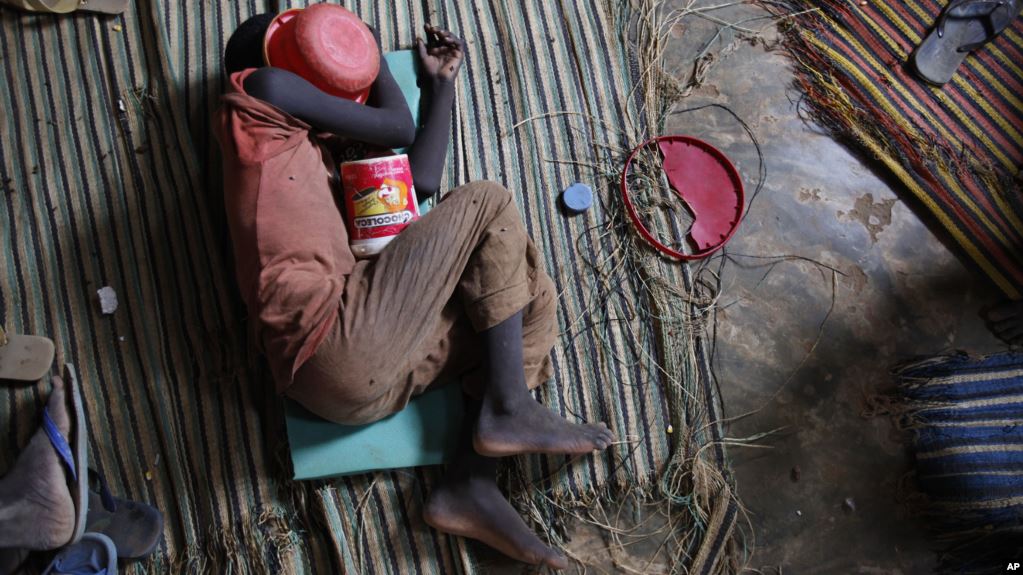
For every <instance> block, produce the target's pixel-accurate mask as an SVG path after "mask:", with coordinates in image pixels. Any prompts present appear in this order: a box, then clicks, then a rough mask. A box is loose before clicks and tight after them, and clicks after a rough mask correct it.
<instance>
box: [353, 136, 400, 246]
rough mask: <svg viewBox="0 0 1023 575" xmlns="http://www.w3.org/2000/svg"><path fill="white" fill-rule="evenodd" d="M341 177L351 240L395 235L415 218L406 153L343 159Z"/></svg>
mask: <svg viewBox="0 0 1023 575" xmlns="http://www.w3.org/2000/svg"><path fill="white" fill-rule="evenodd" d="M341 180H342V183H343V185H344V191H345V219H346V223H347V224H348V234H349V237H350V239H351V240H353V241H356V240H367V239H373V238H386V237H390V236H396V235H398V234H399V233H400V232H401V231H402V230H403V229H405V227H407V226H408V225H409V224H410V223H412V222H414V221H416V220H418V219H419V205H418V202H417V201H416V189H415V187H414V186H413V185H412V170H411V168H410V167H409V163H408V157H407V156H405V155H400V156H388V157H386V158H374V159H370V160H361V161H358V162H345V163H343V164H341Z"/></svg>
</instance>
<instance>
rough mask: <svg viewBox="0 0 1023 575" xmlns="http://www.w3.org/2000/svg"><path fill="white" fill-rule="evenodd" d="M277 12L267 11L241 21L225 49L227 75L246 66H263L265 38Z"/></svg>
mask: <svg viewBox="0 0 1023 575" xmlns="http://www.w3.org/2000/svg"><path fill="white" fill-rule="evenodd" d="M274 16H276V14H272V13H269V12H268V13H266V14H259V15H257V16H253V17H252V18H249V19H248V20H246V21H244V22H242V23H241V25H240V26H238V29H237V30H235V31H234V34H231V38H230V39H229V40H228V41H227V48H225V49H224V71H225V72H226V73H227V75H229V76H230V75H231V74H234V73H235V72H240V71H242V70H245V69H246V68H261V67H263V66H264V65H266V63H265V62H264V61H263V38H264V37H265V36H266V29H267V28H269V27H270V23H271V22H273V19H274Z"/></svg>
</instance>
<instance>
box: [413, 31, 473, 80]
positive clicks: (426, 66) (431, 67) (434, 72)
mask: <svg viewBox="0 0 1023 575" xmlns="http://www.w3.org/2000/svg"><path fill="white" fill-rule="evenodd" d="M423 30H425V31H426V36H427V38H428V39H429V41H428V42H424V41H423V39H422V38H416V47H417V48H418V49H419V59H420V60H421V61H422V62H423V70H424V71H425V72H426V74H427V75H428V76H429V77H431V78H434V79H437V80H443V81H447V82H450V81H452V80H454V79H455V76H457V75H458V70H459V69H461V67H462V60H464V59H465V45H464V42H463V40H462V39H461V38H459V37H458V36H455V35H454V34H452V33H451V32H448V31H447V30H441V29H440V28H437V27H436V26H431V25H430V24H427V25H425V26H423Z"/></svg>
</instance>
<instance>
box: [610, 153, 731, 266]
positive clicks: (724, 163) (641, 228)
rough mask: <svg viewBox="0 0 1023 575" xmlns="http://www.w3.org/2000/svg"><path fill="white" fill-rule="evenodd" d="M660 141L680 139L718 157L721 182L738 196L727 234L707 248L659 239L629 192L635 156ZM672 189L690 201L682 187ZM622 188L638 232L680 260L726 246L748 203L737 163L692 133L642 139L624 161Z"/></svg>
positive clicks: (702, 254) (727, 191)
mask: <svg viewBox="0 0 1023 575" xmlns="http://www.w3.org/2000/svg"><path fill="white" fill-rule="evenodd" d="M661 142H679V143H684V144H688V145H690V146H694V147H696V148H699V149H700V150H702V151H703V152H705V153H706V154H708V155H709V156H711V157H712V158H713V159H714V160H715V161H716V163H717V164H719V165H720V167H721V168H723V169H724V172H725V173H726V175H727V179H728V182H722V184H723V185H722V187H723V188H730V189H726V191H725V193H733V194H735V195H736V196H737V198H738V203H737V206H738V207H737V210H736V214H735V219H734V220H733V221H732V225H731V228H730V229H729V230H728V233H727V234H725V236H724V237H723V238H722V239H721V241H719V242H717V243H715V244H713V245H711V246H709V247H707V248H705V249H702V250H698V251H695V252H693V253H685V252H680V251H678V250H675V249H672V248H670V247H668V246H666V245H664V244H663V243H661V242H660V241H658V239H657V238H656V237H654V235H653V234H652V233H651V232H650V230H648V229H647V227H646V226H645V225H644V224H643V221H642V220H641V219H640V217H639V212H637V211H636V206H635V205H633V203H632V197H631V196H630V194H629V185H628V177H629V170H630V169H631V168H632V162H633V160H635V158H636V156H637V155H638V154H639V152H640V151H641V150H643V149H644V148H646V147H648V146H651V145H653V144H659V143H661ZM672 191H673V192H675V194H676V195H677V196H679V198H680V199H681V200H682V201H683V202H685V203H686V204H687V205H688V202H686V200H685V198H684V197H683V195H682V193H681V192H680V191H678V190H675V189H674V188H672ZM621 192H622V200H623V201H624V202H625V209H626V210H627V211H628V212H629V218H630V219H631V220H632V224H633V225H634V226H635V227H636V231H637V232H639V235H640V236H641V237H642V238H643V239H644V240H646V241H647V242H648V243H649V244H650V245H651V246H653V247H654V249H656V250H657V251H659V252H661V253H662V254H664V255H666V256H668V257H670V258H674V259H677V260H681V261H694V260H700V259H703V258H706V257H707V256H709V255H711V254H713V253H714V252H716V251H718V250H719V249H721V248H722V247H724V245H725V244H726V243H728V240H730V239H732V236H733V235H735V230H737V229H739V224H740V223H741V222H742V214H743V211H744V210H745V206H746V193H745V191H744V190H743V185H742V178H741V177H740V176H739V171H738V170H736V169H735V166H734V165H732V162H731V161H730V160H729V159H728V157H727V156H725V155H724V153H722V152H721V151H720V150H718V149H717V148H715V147H714V146H712V145H710V144H708V143H707V142H704V141H703V140H700V139H697V138H692V137H689V136H656V137H653V138H650V139H649V140H647V141H645V142H643V143H642V144H640V145H639V146H636V148H635V149H634V150H632V153H631V154H629V159H628V160H627V161H626V162H625V168H624V169H623V170H622V181H621ZM687 238H688V234H687ZM688 239H689V241H690V243H692V241H691V240H692V239H691V238H688Z"/></svg>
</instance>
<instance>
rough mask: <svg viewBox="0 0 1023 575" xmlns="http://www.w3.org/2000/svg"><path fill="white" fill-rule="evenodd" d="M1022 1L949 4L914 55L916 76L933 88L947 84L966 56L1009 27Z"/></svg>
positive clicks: (958, 1)
mask: <svg viewBox="0 0 1023 575" xmlns="http://www.w3.org/2000/svg"><path fill="white" fill-rule="evenodd" d="M1021 8H1023V0H952V1H951V2H950V3H949V4H948V6H946V7H945V10H944V11H943V12H942V13H941V16H940V17H939V18H938V22H937V25H935V27H934V29H933V30H931V33H930V34H928V35H927V37H926V38H924V41H923V42H922V43H921V44H920V46H919V47H918V48H917V49H916V51H915V52H913V56H912V59H911V60H912V63H913V69H914V70H915V71H916V74H917V76H920V78H922V79H923V80H926V81H927V82H930V83H931V84H934V85H936V86H941V85H943V84H947V83H948V82H949V81H950V80H951V79H952V76H954V75H955V72H956V69H957V68H959V65H960V64H962V63H963V60H964V59H966V56H967V55H968V54H969V53H970V52H972V51H974V50H977V49H979V48H981V47H983V46H984V45H985V44H987V43H988V42H990V41H992V40H994V39H995V37H997V36H998V35H999V34H1001V33H1002V31H1003V30H1005V29H1006V28H1008V27H1009V25H1010V24H1012V21H1013V20H1015V19H1016V17H1017V16H1018V15H1019V12H1020V9H1021Z"/></svg>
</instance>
